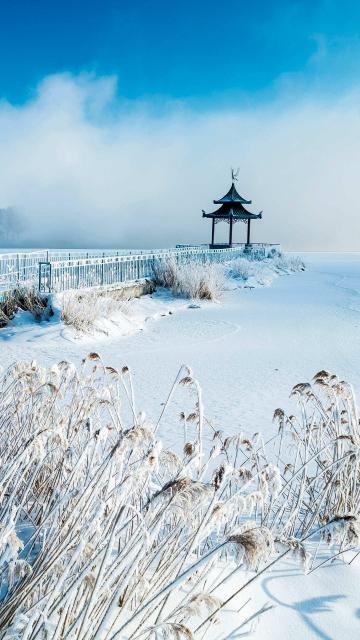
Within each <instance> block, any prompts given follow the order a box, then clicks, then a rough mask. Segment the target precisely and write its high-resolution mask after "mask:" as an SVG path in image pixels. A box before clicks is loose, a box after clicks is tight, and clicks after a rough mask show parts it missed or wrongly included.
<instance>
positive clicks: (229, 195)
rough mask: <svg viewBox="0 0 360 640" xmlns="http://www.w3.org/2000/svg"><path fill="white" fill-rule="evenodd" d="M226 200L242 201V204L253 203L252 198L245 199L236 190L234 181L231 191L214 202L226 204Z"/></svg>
mask: <svg viewBox="0 0 360 640" xmlns="http://www.w3.org/2000/svg"><path fill="white" fill-rule="evenodd" d="M225 202H241V203H242V204H251V200H245V198H243V197H242V196H241V195H239V194H238V192H237V191H236V188H235V185H234V183H232V185H231V187H230V189H229V191H228V192H227V193H226V194H225V195H224V196H223V197H222V198H220V199H219V200H214V204H225Z"/></svg>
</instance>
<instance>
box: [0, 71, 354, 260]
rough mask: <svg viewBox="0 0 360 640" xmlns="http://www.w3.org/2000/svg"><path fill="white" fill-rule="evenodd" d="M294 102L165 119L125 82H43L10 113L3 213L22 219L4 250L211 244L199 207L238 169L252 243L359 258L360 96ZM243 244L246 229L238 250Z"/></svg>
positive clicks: (1, 139)
mask: <svg viewBox="0 0 360 640" xmlns="http://www.w3.org/2000/svg"><path fill="white" fill-rule="evenodd" d="M289 98H291V96H289V95H287V96H286V99H285V98H284V96H283V97H278V98H277V99H274V100H273V101H272V102H268V103H267V104H264V103H262V104H259V106H257V105H256V104H252V105H251V106H249V105H248V106H246V107H242V106H239V107H236V106H234V105H233V106H232V107H231V108H214V109H213V110H211V109H209V108H207V109H206V110H200V109H199V108H195V107H191V106H189V105H186V104H181V103H173V104H166V105H162V108H161V109H159V105H157V107H156V109H155V108H154V106H152V105H150V104H146V103H144V102H133V103H129V102H125V101H122V100H121V99H119V98H118V97H117V92H116V79H114V78H97V77H94V76H91V75H86V74H85V75H81V76H77V77H74V76H71V75H67V74H61V75H54V76H50V77H48V78H45V79H44V80H43V82H42V83H41V84H40V85H39V87H38V88H37V91H36V93H35V94H34V96H32V98H31V99H30V100H29V101H28V102H27V103H26V104H24V105H22V106H14V105H11V104H9V103H7V102H6V101H2V102H1V103H0V149H1V154H0V208H3V209H8V208H9V207H10V208H11V209H10V212H11V215H13V214H14V215H15V216H16V219H17V221H18V223H17V224H18V226H16V228H15V230H14V224H13V225H12V231H11V234H9V233H7V234H6V233H5V232H4V229H3V230H2V234H3V235H2V237H1V236H0V246H1V245H3V246H5V245H6V244H12V245H17V246H20V245H21V246H37V247H39V246H49V247H51V246H53V247H54V246H57V247H59V246H62V247H85V246H87V247H91V246H98V247H100V246H101V247H144V248H145V247H163V246H169V245H174V244H176V243H179V242H207V241H208V240H209V238H210V227H209V221H208V220H203V219H202V217H201V210H202V209H206V210H212V208H214V207H213V205H212V199H213V198H218V197H220V196H222V195H223V194H224V192H225V191H227V189H228V187H229V183H230V167H231V166H234V167H240V174H239V182H238V189H239V191H240V193H242V195H244V196H245V197H247V198H249V199H250V198H251V199H252V200H253V205H252V210H253V211H254V212H258V211H259V210H264V215H263V220H261V221H258V222H256V223H254V224H253V231H254V236H253V240H254V241H268V242H281V243H282V244H283V246H284V247H285V248H287V249H289V250H300V249H303V250H353V249H358V248H359V247H358V241H359V238H360V215H359V211H358V208H359V205H358V200H359V196H358V168H359V166H360V144H359V140H360V113H359V106H358V104H359V93H358V92H357V91H355V90H353V91H351V92H349V93H347V94H343V95H342V96H340V97H339V96H338V97H336V98H335V97H333V98H329V97H328V98H327V99H326V100H325V99H323V100H322V99H321V98H319V97H317V98H315V97H314V98H312V99H311V98H310V97H309V96H307V97H306V98H303V99H301V98H299V97H298V96H297V99H296V103H292V102H291V99H289ZM249 208H250V207H249ZM6 217H7V218H9V209H8V210H7V213H6ZM221 226H223V227H224V228H223V230H222V231H221V229H220V227H221ZM218 230H219V234H220V235H219V237H221V233H224V234H225V233H226V232H227V227H226V225H219V226H218ZM0 233H1V230H0ZM244 238H245V227H244V226H243V225H242V224H241V223H239V224H238V225H236V227H235V231H234V240H235V241H243V240H244Z"/></svg>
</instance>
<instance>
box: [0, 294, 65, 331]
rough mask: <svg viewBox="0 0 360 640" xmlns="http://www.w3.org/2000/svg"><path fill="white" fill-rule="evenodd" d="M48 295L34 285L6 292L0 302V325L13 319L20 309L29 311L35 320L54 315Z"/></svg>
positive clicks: (45, 318) (46, 318)
mask: <svg viewBox="0 0 360 640" xmlns="http://www.w3.org/2000/svg"><path fill="white" fill-rule="evenodd" d="M48 302H49V301H48V296H46V295H43V294H41V293H39V292H38V291H37V290H36V289H35V288H34V287H25V286H24V287H23V286H19V287H16V288H14V289H13V290H12V291H9V292H6V293H5V294H4V295H3V297H2V299H1V302H0V327H2V326H5V325H6V324H8V323H9V322H10V320H12V319H13V318H14V317H15V315H16V313H17V312H18V311H19V310H22V311H29V312H30V313H31V314H32V316H33V317H34V319H35V320H37V321H38V322H40V320H48V319H49V317H51V316H52V315H53V311H52V308H51V306H49V304H48Z"/></svg>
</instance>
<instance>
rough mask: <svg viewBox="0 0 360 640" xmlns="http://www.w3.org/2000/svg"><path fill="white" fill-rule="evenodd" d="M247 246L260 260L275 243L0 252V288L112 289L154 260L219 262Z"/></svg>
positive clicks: (149, 268)
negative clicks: (139, 248)
mask: <svg viewBox="0 0 360 640" xmlns="http://www.w3.org/2000/svg"><path fill="white" fill-rule="evenodd" d="M246 249H247V251H248V256H249V257H250V258H253V259H254V258H262V257H266V256H267V255H270V254H271V253H272V252H275V253H276V252H278V251H279V250H280V245H274V244H253V245H251V248H250V253H249V248H248V247H246V245H245V244H239V245H234V246H233V247H231V248H230V247H228V248H225V249H210V248H209V245H179V246H177V247H176V248H174V249H157V250H156V251H154V250H152V251H151V250H140V251H136V252H135V251H134V250H132V251H127V250H105V251H96V250H89V251H86V250H85V251H84V250H79V251H65V250H56V251H51V250H43V251H36V252H28V253H12V254H0V291H1V290H2V291H9V290H11V289H12V288H14V287H15V286H18V285H27V286H29V285H31V286H35V287H36V288H37V289H38V290H39V291H43V292H59V291H66V290H68V289H82V288H91V287H113V286H116V285H117V284H120V283H124V282H133V281H136V280H142V279H145V278H151V277H152V276H153V267H154V263H155V262H159V261H162V260H167V259H169V258H170V257H171V258H173V259H175V260H176V262H178V263H179V262H186V261H189V260H195V261H203V262H206V261H211V262H222V261H226V260H230V259H233V258H236V257H239V256H241V255H244V251H245V250H246Z"/></svg>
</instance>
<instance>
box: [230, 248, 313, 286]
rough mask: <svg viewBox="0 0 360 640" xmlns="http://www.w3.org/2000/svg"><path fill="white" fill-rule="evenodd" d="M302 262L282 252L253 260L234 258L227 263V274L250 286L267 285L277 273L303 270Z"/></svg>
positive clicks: (296, 257)
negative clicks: (270, 256)
mask: <svg viewBox="0 0 360 640" xmlns="http://www.w3.org/2000/svg"><path fill="white" fill-rule="evenodd" d="M304 269H305V265H304V262H303V261H302V260H301V258H299V257H298V256H289V255H287V254H282V255H281V256H279V255H275V257H272V258H263V259H261V260H253V259H249V258H248V257H245V256H244V257H241V258H236V259H235V260H231V261H230V262H228V264H227V270H226V272H227V275H228V276H230V277H231V278H235V279H237V280H240V282H243V283H246V284H249V285H250V286H253V287H255V286H258V285H269V284H271V282H272V281H273V280H274V279H275V278H276V277H277V276H278V275H285V274H290V273H295V272H297V271H304Z"/></svg>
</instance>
